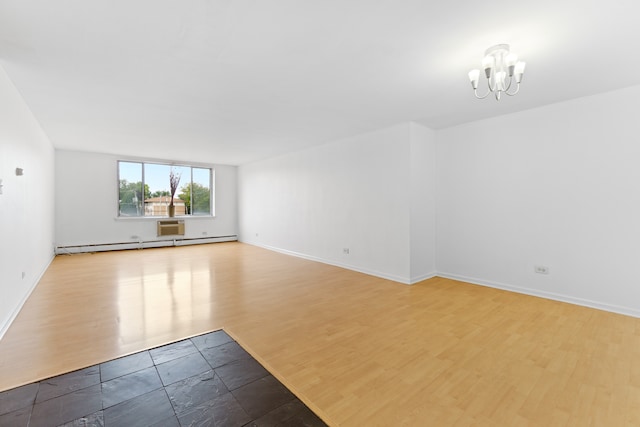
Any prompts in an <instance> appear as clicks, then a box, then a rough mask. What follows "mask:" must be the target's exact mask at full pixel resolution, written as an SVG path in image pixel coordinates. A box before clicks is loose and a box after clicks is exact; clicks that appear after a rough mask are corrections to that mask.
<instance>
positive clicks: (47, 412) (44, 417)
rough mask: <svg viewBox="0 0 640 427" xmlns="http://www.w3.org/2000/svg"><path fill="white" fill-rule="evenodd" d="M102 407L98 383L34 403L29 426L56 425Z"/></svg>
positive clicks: (44, 426)
mask: <svg viewBox="0 0 640 427" xmlns="http://www.w3.org/2000/svg"><path fill="white" fill-rule="evenodd" d="M100 409H102V396H101V393H100V384H96V385H92V386H90V387H86V388H83V389H80V390H77V391H74V392H72V393H68V394H65V395H62V396H58V397H54V398H53V399H49V400H45V401H43V402H39V403H36V404H35V405H34V407H33V412H32V413H31V421H30V423H29V426H30V427H40V426H43V427H47V426H58V425H60V424H65V423H68V422H69V421H73V420H75V419H78V418H81V417H84V416H86V415H89V414H93V413H94V412H97V411H99V410H100Z"/></svg>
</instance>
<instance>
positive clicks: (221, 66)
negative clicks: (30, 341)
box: [0, 0, 640, 164]
mask: <svg viewBox="0 0 640 427" xmlns="http://www.w3.org/2000/svg"><path fill="white" fill-rule="evenodd" d="M638 4H639V3H636V2H634V1H631V0H535V1H533V0H530V1H528V2H523V1H518V0H512V1H495V0H494V1H489V2H480V1H477V0H476V1H466V0H465V1H448V2H445V1H427V0H416V1H413V0H315V1H312V0H307V1H301V0H289V1H286V0H272V1H267V0H264V1H263V0H260V1H259V0H254V1H251V0H238V1H233V0H190V1H179V0H126V1H125V0H91V1H87V0H57V1H51V0H40V1H38V0H0V65H2V66H3V67H4V68H5V70H6V72H7V74H8V75H9V77H10V78H11V79H12V81H13V82H14V84H15V86H16V87H17V89H18V90H19V91H20V93H21V94H22V96H23V97H24V99H25V100H26V102H27V104H28V105H29V107H30V108H31V110H32V112H33V114H34V115H35V117H36V118H37V119H38V120H39V122H40V123H41V125H42V127H43V128H44V130H45V131H46V133H47V134H48V135H49V137H50V139H51V141H52V143H53V144H54V146H55V147H57V148H61V149H71V150H82V151H96V152H103V153H114V154H120V155H130V156H142V157H151V158H162V159H174V160H178V161H180V160H182V161H200V162H207V163H223V164H242V163H246V162H250V161H253V160H257V159H262V158H266V157H269V156H274V155H277V154H280V153H284V152H288V151H293V150H299V149H303V148H306V147H309V146H312V145H315V144H322V143H326V142H329V141H332V140H336V139H339V138H342V137H346V136H352V135H355V134H359V133H363V132H366V131H370V130H374V129H379V128H383V127H386V126H389V125H392V124H396V123H402V122H406V121H412V120H413V121H418V122H420V123H423V124H424V125H426V126H429V127H431V128H434V129H439V128H443V127H447V126H451V125H456V124H460V123H465V122H469V121H473V120H478V119H483V118H487V117H492V116H498V115H501V114H506V113H510V112H514V111H520V110H524V109H529V108H535V107H538V106H542V105H546V104H549V103H554V102H559V101H563V100H567V99H571V98H576V97H581V96H586V95H591V94H595V93H599V92H604V91H609V90H613V89H618V88H622V87H627V86H631V85H637V84H640V73H639V72H638V70H640V25H638V23H637V13H638V11H639V9H640V6H638ZM498 43H509V44H511V47H512V50H513V51H515V52H516V53H518V54H519V55H520V57H521V59H522V60H525V61H526V62H527V70H526V73H525V76H524V80H523V84H522V88H521V91H520V93H519V94H518V95H517V96H515V97H513V98H506V99H503V100H502V101H500V102H496V101H495V100H494V99H491V98H487V99H485V100H482V101H480V100H477V99H475V98H474V96H473V93H472V91H471V86H470V84H469V82H468V78H467V72H468V70H469V69H471V68H480V62H481V59H482V56H483V53H484V51H485V49H486V48H488V47H490V46H491V45H494V44H498Z"/></svg>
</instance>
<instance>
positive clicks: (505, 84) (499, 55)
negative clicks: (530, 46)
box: [469, 44, 525, 101]
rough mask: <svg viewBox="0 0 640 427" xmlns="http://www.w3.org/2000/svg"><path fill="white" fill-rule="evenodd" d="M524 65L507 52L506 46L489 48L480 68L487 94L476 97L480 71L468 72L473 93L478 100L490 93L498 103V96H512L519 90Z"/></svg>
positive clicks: (514, 55) (499, 45) (500, 45)
mask: <svg viewBox="0 0 640 427" xmlns="http://www.w3.org/2000/svg"><path fill="white" fill-rule="evenodd" d="M524 66H525V63H524V62H522V61H518V56H517V55H516V54H514V53H511V52H509V45H508V44H498V45H495V46H492V47H490V48H489V49H487V50H486V52H485V53H484V59H483V60H482V68H484V74H485V76H486V77H487V87H488V89H489V90H487V93H485V94H484V95H482V96H481V95H478V81H479V80H480V70H477V69H476V70H471V71H469V80H470V81H471V86H472V87H473V93H474V94H475V95H476V98H478V99H484V98H486V97H487V96H488V95H489V94H490V93H493V94H494V95H495V97H496V101H500V96H501V95H502V94H503V93H506V94H507V95H509V96H513V95H515V94H516V93H518V91H519V90H520V82H521V81H522V75H523V74H524ZM514 88H515V89H514Z"/></svg>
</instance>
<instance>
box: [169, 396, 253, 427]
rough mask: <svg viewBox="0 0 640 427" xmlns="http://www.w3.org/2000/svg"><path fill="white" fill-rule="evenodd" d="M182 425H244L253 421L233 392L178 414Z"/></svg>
mask: <svg viewBox="0 0 640 427" xmlns="http://www.w3.org/2000/svg"><path fill="white" fill-rule="evenodd" d="M178 420H180V425H181V426H194V427H195V426H216V427H218V426H242V425H245V424H246V423H248V422H250V421H251V417H250V416H249V415H248V414H247V413H246V411H245V410H244V409H242V406H240V404H239V403H238V401H237V400H236V399H235V398H234V397H233V395H232V394H231V393H226V394H223V395H222V396H220V397H217V398H215V399H213V400H210V401H208V402H205V403H202V404H200V405H198V406H196V407H194V408H192V409H191V410H189V411H187V412H185V413H182V414H178Z"/></svg>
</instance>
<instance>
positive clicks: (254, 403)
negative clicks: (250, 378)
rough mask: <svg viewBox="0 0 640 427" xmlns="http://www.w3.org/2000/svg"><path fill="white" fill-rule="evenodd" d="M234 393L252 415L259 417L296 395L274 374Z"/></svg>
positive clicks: (252, 416)
mask: <svg viewBox="0 0 640 427" xmlns="http://www.w3.org/2000/svg"><path fill="white" fill-rule="evenodd" d="M232 394H233V395H234V396H235V398H236V399H237V400H238V402H239V403H240V406H242V407H243V408H244V410H245V411H247V413H248V414H249V415H250V416H251V418H254V419H255V418H259V417H261V416H263V415H265V414H266V413H268V412H271V411H273V410H274V409H276V408H279V407H280V406H282V405H284V404H285V403H289V402H291V401H292V400H294V399H295V398H296V397H295V396H294V395H293V394H292V393H291V392H290V391H289V390H287V388H286V387H285V386H283V385H282V383H280V381H278V380H277V379H275V378H274V377H273V376H271V375H268V376H266V377H264V378H260V379H259V380H257V381H254V382H252V383H249V384H247V385H245V386H242V387H240V388H239V389H237V390H234V391H233V392H232Z"/></svg>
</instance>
